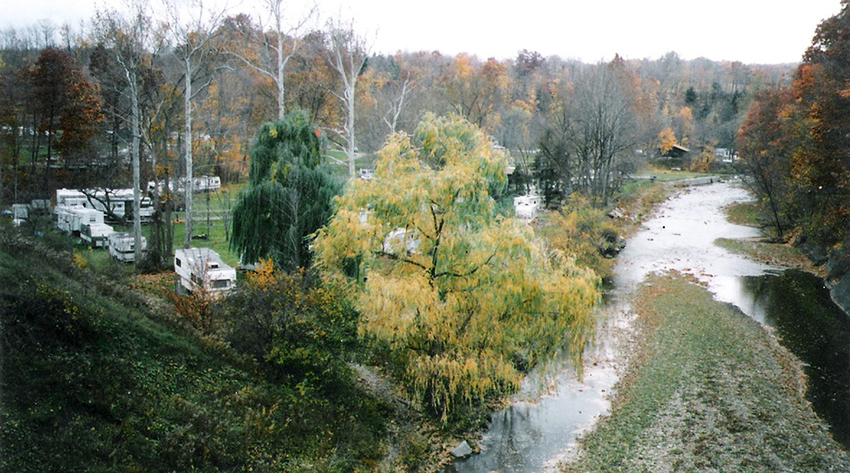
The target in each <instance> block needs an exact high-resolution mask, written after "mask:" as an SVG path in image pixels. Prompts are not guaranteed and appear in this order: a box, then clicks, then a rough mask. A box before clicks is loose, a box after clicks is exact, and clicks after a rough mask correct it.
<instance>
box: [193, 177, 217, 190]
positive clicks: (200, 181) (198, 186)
mask: <svg viewBox="0 0 850 473" xmlns="http://www.w3.org/2000/svg"><path fill="white" fill-rule="evenodd" d="M193 181H194V187H195V192H213V191H217V190H219V189H221V178H219V177H218V176H198V177H195V178H194V179H193Z"/></svg>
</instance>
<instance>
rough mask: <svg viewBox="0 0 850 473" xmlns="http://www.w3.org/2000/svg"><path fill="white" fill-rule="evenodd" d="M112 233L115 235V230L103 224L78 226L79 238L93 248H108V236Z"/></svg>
mask: <svg viewBox="0 0 850 473" xmlns="http://www.w3.org/2000/svg"><path fill="white" fill-rule="evenodd" d="M112 233H115V230H114V229H113V228H112V226H111V225H107V224H105V223H82V224H80V238H81V239H82V240H83V241H84V242H86V243H87V244H88V245H89V246H92V247H93V248H106V247H107V246H109V235H110V234H112Z"/></svg>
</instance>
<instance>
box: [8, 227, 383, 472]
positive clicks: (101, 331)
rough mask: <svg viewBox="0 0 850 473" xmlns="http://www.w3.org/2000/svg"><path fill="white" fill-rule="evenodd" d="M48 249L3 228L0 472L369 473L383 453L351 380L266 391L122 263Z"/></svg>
mask: <svg viewBox="0 0 850 473" xmlns="http://www.w3.org/2000/svg"><path fill="white" fill-rule="evenodd" d="M48 239H49V235H48ZM43 240H44V239H42V240H36V239H32V238H27V237H24V236H22V235H21V234H20V233H19V232H18V231H17V230H15V229H12V228H9V227H8V226H6V227H2V228H0V324H2V325H0V350H2V351H0V360H2V361H0V411H2V419H0V471H16V472H26V471H33V472H35V471H39V472H42V471H110V472H113V471H145V472H148V471H189V470H196V471H249V470H253V471H358V470H366V471H368V470H371V468H372V467H373V466H374V465H375V464H376V463H377V462H378V461H379V460H380V458H381V457H382V456H383V447H382V445H383V444H382V439H383V438H384V436H385V426H386V422H387V410H388V409H387V407H386V406H385V405H383V404H381V403H380V402H379V401H376V400H374V399H373V398H371V397H369V396H367V395H364V394H363V393H362V392H361V391H360V390H359V389H357V388H356V387H355V385H354V384H353V383H352V382H350V381H348V380H346V379H336V380H331V381H328V382H327V383H324V384H319V385H316V384H309V383H306V382H301V383H296V382H291V383H271V382H269V381H268V380H267V379H265V378H264V377H263V376H262V374H261V373H260V372H258V370H257V369H256V363H255V362H252V360H250V358H248V357H246V356H244V355H240V354H238V353H236V352H234V351H233V350H232V349H230V348H229V347H228V346H226V345H225V344H224V343H222V342H221V341H218V340H216V339H215V338H212V337H203V336H200V335H199V334H197V333H194V332H193V331H192V329H191V328H190V327H189V326H188V325H187V324H185V323H183V322H182V321H181V320H180V319H179V318H178V317H177V316H176V315H174V313H173V312H170V305H169V304H168V303H166V302H165V301H162V300H159V301H156V300H151V299H152V298H150V297H146V296H145V295H144V294H142V293H140V292H139V291H135V290H132V289H131V288H130V287H129V282H128V281H129V279H128V278H127V277H126V275H125V274H126V273H127V270H126V269H125V268H122V267H119V266H117V265H113V266H109V264H107V265H106V266H105V267H104V268H105V269H99V270H95V269H92V268H91V267H86V259H85V258H83V257H80V256H79V255H78V256H77V257H76V258H75V257H74V253H73V251H72V249H71V248H70V247H61V245H60V247H58V248H57V247H55V246H54V245H48V244H46V243H45V241H43Z"/></svg>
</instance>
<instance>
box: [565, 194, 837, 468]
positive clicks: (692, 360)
mask: <svg viewBox="0 0 850 473" xmlns="http://www.w3.org/2000/svg"><path fill="white" fill-rule="evenodd" d="M726 210H727V214H728V215H729V219H730V220H732V221H734V222H736V223H741V224H749V225H754V224H755V222H756V220H757V216H758V215H759V212H760V210H759V208H758V206H757V205H756V204H753V203H742V204H735V205H733V206H730V208H728V209H726ZM716 244H719V245H721V246H723V247H725V248H727V249H730V250H732V251H738V252H741V253H744V254H747V255H749V256H750V257H752V258H754V259H757V260H759V261H763V262H766V263H770V264H778V265H784V266H790V267H795V268H800V269H804V270H809V271H813V272H818V269H817V268H815V267H814V266H813V265H812V264H811V263H810V262H809V261H808V260H806V258H805V257H804V256H802V255H801V254H800V253H799V251H797V250H796V249H794V248H793V247H791V246H790V245H787V244H777V243H769V242H767V241H751V240H744V241H741V240H728V239H721V240H718V241H717V242H716ZM633 312H634V313H635V314H636V315H637V317H636V319H635V321H634V322H633V324H634V325H633V330H634V332H633V333H632V338H631V341H630V342H629V343H628V347H627V350H626V353H627V355H628V362H627V366H626V369H625V373H624V375H623V376H622V378H621V379H620V381H619V382H618V385H617V390H616V395H615V396H614V398H613V399H612V409H611V412H610V413H609V414H608V415H607V416H605V417H604V418H603V419H602V420H601V421H600V422H599V423H598V425H597V426H596V427H595V428H594V430H593V431H591V432H589V433H588V434H586V435H585V436H584V437H583V438H582V439H581V441H580V448H579V452H578V454H577V455H576V457H575V458H574V459H572V460H571V461H569V462H567V463H565V464H562V465H561V469H562V471H565V472H586V471H595V472H609V471H611V472H613V471H653V472H664V471H764V472H768V471H848V469H850V457H848V455H847V453H846V452H845V451H844V450H843V449H842V448H841V446H840V445H839V444H838V443H837V442H835V441H834V440H833V439H832V438H831V436H830V434H829V432H828V429H827V427H826V425H824V424H823V422H822V421H821V420H820V419H819V418H818V417H817V416H816V414H815V413H814V411H813V410H812V407H811V405H810V404H809V402H808V401H807V400H806V397H805V395H806V389H807V387H806V379H805V374H804V373H803V369H802V365H801V363H800V361H799V360H798V359H797V358H796V357H794V355H792V354H791V353H790V352H789V351H788V350H786V349H785V348H784V347H782V346H781V345H780V344H779V342H778V341H777V340H776V338H775V336H774V335H773V334H772V333H771V332H770V331H769V330H766V329H765V328H764V327H762V326H761V325H759V324H758V323H757V322H755V321H753V320H752V319H751V318H749V317H748V316H747V315H745V314H744V313H742V312H741V311H740V310H738V309H737V308H735V307H734V306H732V305H731V304H726V303H721V302H718V301H716V300H714V299H713V297H712V296H711V294H710V293H709V292H708V291H707V290H706V289H705V288H703V287H701V285H700V283H699V282H697V281H696V280H695V279H693V278H692V277H689V276H686V275H681V274H674V273H671V274H662V275H654V276H652V277H650V278H649V279H648V280H647V281H646V282H645V283H644V284H643V285H642V286H641V287H640V288H639V290H638V292H637V293H636V294H635V295H634V302H633Z"/></svg>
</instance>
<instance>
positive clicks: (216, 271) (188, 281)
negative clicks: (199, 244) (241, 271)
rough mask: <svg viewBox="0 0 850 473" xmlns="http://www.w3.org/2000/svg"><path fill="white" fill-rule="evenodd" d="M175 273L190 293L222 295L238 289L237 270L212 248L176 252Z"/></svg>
mask: <svg viewBox="0 0 850 473" xmlns="http://www.w3.org/2000/svg"><path fill="white" fill-rule="evenodd" d="M174 272H176V273H177V276H178V277H179V278H180V286H182V287H183V288H185V289H186V290H187V291H189V292H194V291H197V290H199V289H201V290H202V291H205V292H207V293H210V294H221V293H223V292H226V291H229V290H231V289H233V288H234V287H236V270H235V269H234V268H232V267H231V266H228V265H227V264H225V263H224V261H222V260H221V257H220V256H219V255H218V253H216V252H215V251H213V250H212V249H210V248H186V249H178V250H175V251H174Z"/></svg>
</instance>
